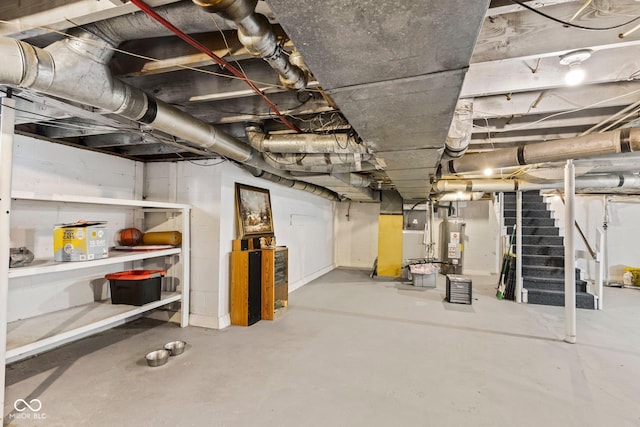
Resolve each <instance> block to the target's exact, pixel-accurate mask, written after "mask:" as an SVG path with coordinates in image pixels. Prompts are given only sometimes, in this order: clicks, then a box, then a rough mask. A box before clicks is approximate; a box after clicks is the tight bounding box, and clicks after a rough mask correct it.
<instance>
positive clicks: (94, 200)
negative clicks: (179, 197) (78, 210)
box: [11, 191, 191, 209]
mask: <svg viewBox="0 0 640 427" xmlns="http://www.w3.org/2000/svg"><path fill="white" fill-rule="evenodd" d="M11 198H12V199H14V200H27V201H40V202H64V203H85V204H93V205H113V206H131V207H138V208H161V209H162V208H164V209H190V208H191V206H189V205H184V204H179V203H169V202H156V201H153V200H129V199H109V198H105V197H85V196H71V195H65V194H51V195H46V196H44V195H37V194H35V193H33V192H28V191H13V192H12V193H11Z"/></svg>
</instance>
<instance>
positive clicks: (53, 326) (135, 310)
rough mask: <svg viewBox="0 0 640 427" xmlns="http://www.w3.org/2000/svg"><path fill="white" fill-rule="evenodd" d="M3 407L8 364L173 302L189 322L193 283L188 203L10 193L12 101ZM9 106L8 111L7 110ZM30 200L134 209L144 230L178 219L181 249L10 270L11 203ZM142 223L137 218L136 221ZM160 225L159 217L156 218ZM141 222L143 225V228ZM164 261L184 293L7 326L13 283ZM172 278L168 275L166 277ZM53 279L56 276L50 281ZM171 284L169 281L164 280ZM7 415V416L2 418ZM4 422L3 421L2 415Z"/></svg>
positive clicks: (6, 159) (1, 238)
mask: <svg viewBox="0 0 640 427" xmlns="http://www.w3.org/2000/svg"><path fill="white" fill-rule="evenodd" d="M0 103H1V104H2V110H1V112H0V119H1V122H0V132H1V133H0V257H2V259H0V301H1V303H0V358H2V361H3V362H4V363H2V364H1V365H0V366H1V367H0V408H4V384H5V383H4V379H5V375H4V374H5V365H6V363H11V362H14V361H17V360H20V359H23V358H25V357H29V356H31V355H34V354H37V353H40V352H43V351H46V350H49V349H52V348H55V347H58V346H60V345H62V344H64V343H67V342H70V341H73V340H76V339H79V338H82V337H85V336H88V335H91V334H94V333H96V332H100V331H102V330H105V329H108V328H112V327H114V326H117V325H121V324H123V323H125V322H127V321H129V320H132V319H135V318H138V317H139V316H141V315H144V314H145V313H148V312H150V311H152V310H154V309H156V308H159V307H162V306H165V305H167V304H170V303H174V302H178V301H179V302H180V303H181V308H180V318H179V321H180V325H181V326H182V327H185V326H187V325H188V323H189V288H190V284H189V278H190V253H189V251H190V212H191V207H190V206H189V205H185V204H178V203H168V202H158V201H148V200H129V199H110V198H101V197H82V196H76V195H63V194H47V195H42V194H35V193H29V192H19V191H13V192H12V191H11V169H12V147H13V123H14V115H13V109H12V107H13V105H14V101H13V100H12V99H10V98H0ZM5 107H8V108H5ZM14 201H27V202H35V203H53V204H54V205H56V206H58V207H61V208H62V209H64V206H82V205H95V206H113V207H116V208H118V207H121V208H123V209H124V210H134V212H136V213H139V215H137V216H135V215H134V221H136V224H135V225H134V226H140V225H141V224H142V223H143V218H144V216H145V215H146V214H149V213H161V214H163V213H164V215H166V217H165V218H171V220H169V219H167V220H166V221H167V223H169V222H170V221H173V220H175V219H176V218H178V217H179V221H177V223H179V226H180V231H181V233H182V245H181V247H176V248H170V249H161V250H156V251H144V252H122V251H110V253H109V257H108V258H104V259H100V260H92V261H82V262H55V261H53V260H52V259H36V260H35V261H34V262H33V263H32V264H31V265H29V266H27V267H20V268H9V261H8V260H9V246H10V239H9V232H10V230H11V222H10V212H11V209H12V202H14ZM135 218H137V219H135ZM155 219H156V220H157V216H156V218H155ZM138 223H139V224H138ZM162 258H164V259H165V264H166V265H170V266H171V265H173V266H174V267H172V268H175V269H176V270H177V269H178V267H180V266H181V268H180V270H179V271H175V272H174V273H176V274H177V275H178V276H179V280H180V286H179V292H178V291H175V292H163V293H162V297H161V299H160V300H159V301H154V302H151V303H149V304H145V305H143V306H139V307H138V306H130V305H120V304H118V305H113V304H111V301H110V300H104V301H98V302H91V303H88V304H83V305H80V306H73V307H70V308H67V309H64V310H58V311H53V312H50V313H45V314H42V315H39V316H35V317H30V318H26V319H21V320H17V321H12V322H9V323H7V304H8V302H9V301H10V298H11V295H10V291H9V281H10V279H14V278H21V277H28V276H39V275H42V276H43V277H44V276H47V275H55V274H58V273H61V272H73V271H78V274H79V275H82V270H83V269H88V268H94V267H105V273H106V272H108V271H107V270H108V269H107V268H106V267H107V266H109V265H114V264H119V263H125V262H130V263H132V265H134V267H138V266H142V265H143V264H142V263H143V262H144V261H145V260H148V262H158V260H160V259H162ZM167 276H169V274H168V275H167ZM50 277H51V276H50ZM165 280H166V279H165ZM3 415H4V414H3ZM3 418H4V416H3Z"/></svg>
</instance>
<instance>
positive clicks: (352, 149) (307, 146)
mask: <svg viewBox="0 0 640 427" xmlns="http://www.w3.org/2000/svg"><path fill="white" fill-rule="evenodd" d="M245 134H246V135H247V140H248V141H249V144H250V145H251V146H252V147H253V148H255V149H256V150H258V151H260V152H262V153H264V152H270V153H363V154H364V153H367V147H366V146H365V145H364V144H358V143H357V142H356V140H355V138H353V137H352V136H351V135H349V134H346V133H335V134H313V133H298V134H285V135H268V134H265V133H264V132H262V130H261V129H260V128H259V127H258V126H248V127H247V129H246V130H245Z"/></svg>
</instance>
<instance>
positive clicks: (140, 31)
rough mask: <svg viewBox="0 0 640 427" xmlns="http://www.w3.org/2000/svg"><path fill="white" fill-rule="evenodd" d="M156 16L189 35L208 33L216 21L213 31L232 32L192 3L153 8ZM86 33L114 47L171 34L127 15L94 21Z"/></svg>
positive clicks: (137, 15)
mask: <svg viewBox="0 0 640 427" xmlns="http://www.w3.org/2000/svg"><path fill="white" fill-rule="evenodd" d="M154 10H155V11H156V13H158V15H160V16H162V17H163V18H165V19H167V20H169V19H171V23H172V24H173V25H175V26H176V27H178V28H180V29H181V30H182V31H184V32H185V33H188V34H192V33H206V32H211V23H212V22H211V20H212V19H213V20H214V21H215V28H216V29H220V30H221V31H225V30H235V29H236V26H235V25H229V21H226V20H224V19H222V18H221V17H219V16H215V15H214V16H212V15H210V14H207V13H204V12H202V11H200V10H199V9H198V8H196V7H194V5H193V3H192V2H188V1H187V2H184V1H183V2H177V3H173V4H168V5H164V6H160V7H156V8H154ZM82 28H83V29H85V30H86V31H88V32H90V33H93V34H100V36H101V37H103V38H104V39H106V40H108V42H109V43H110V44H111V45H113V46H118V45H119V44H120V43H122V42H124V41H127V40H139V39H145V38H154V37H164V36H169V35H172V34H173V33H171V31H169V30H168V29H166V28H164V27H163V26H161V25H158V23H157V22H156V21H154V20H153V19H152V18H151V17H149V16H148V15H146V14H145V13H130V14H127V15H121V16H115V17H113V18H109V19H105V20H103V21H98V22H94V23H92V24H87V25H83V26H82Z"/></svg>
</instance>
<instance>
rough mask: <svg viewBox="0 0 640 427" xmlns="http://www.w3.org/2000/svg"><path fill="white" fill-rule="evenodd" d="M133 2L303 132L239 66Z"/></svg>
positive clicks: (291, 127) (137, 0) (146, 6)
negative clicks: (238, 80) (245, 84)
mask: <svg viewBox="0 0 640 427" xmlns="http://www.w3.org/2000/svg"><path fill="white" fill-rule="evenodd" d="M131 3H133V4H134V5H136V6H137V7H138V8H139V9H140V10H141V11H143V12H144V13H146V14H147V15H149V16H150V17H151V18H153V19H155V20H156V21H158V22H159V23H160V24H161V25H162V26H164V27H165V28H167V29H168V30H170V31H171V32H172V33H174V34H175V35H176V36H178V37H180V38H181V39H182V40H184V41H185V42H187V43H189V44H190V45H191V46H193V47H195V48H196V49H198V50H199V51H200V52H202V53H204V54H205V55H207V56H209V57H210V58H211V59H213V61H214V62H216V63H218V64H219V65H220V66H221V67H222V68H226V69H227V70H229V71H231V73H232V74H233V75H235V76H236V77H238V78H240V79H242V80H244V82H245V83H247V84H248V85H249V86H250V87H251V89H253V91H254V92H255V93H257V94H258V95H260V96H261V97H262V99H264V102H266V103H267V105H268V106H269V108H271V110H272V111H273V112H274V113H275V114H276V115H277V116H278V118H279V119H280V121H282V123H284V124H285V125H286V126H287V127H288V128H289V129H291V130H293V131H296V132H298V133H301V132H302V131H301V130H300V129H299V128H298V127H297V126H296V125H294V124H292V123H291V122H289V120H287V119H286V118H285V117H284V116H283V115H282V113H280V111H279V110H278V107H276V106H275V104H274V103H273V102H271V101H270V100H269V98H267V96H266V95H265V94H264V93H262V91H261V90H260V89H258V87H257V86H256V85H255V84H254V83H253V82H252V81H251V80H249V79H248V78H247V76H245V75H244V74H242V73H241V72H240V71H238V69H237V68H235V67H234V66H233V65H231V64H229V63H228V62H227V61H225V60H224V59H222V58H220V57H219V56H218V55H216V54H215V53H213V52H211V50H210V49H209V48H207V47H206V46H205V45H203V44H202V43H200V42H198V41H196V40H194V39H193V38H191V37H190V36H189V35H187V34H186V33H184V32H183V31H182V30H180V29H179V28H178V27H176V26H174V25H173V24H172V23H171V22H169V21H167V20H166V19H164V18H163V17H162V16H160V15H158V14H157V13H156V11H154V10H153V9H152V8H151V7H149V5H147V4H146V3H145V2H143V1H142V0H131Z"/></svg>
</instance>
